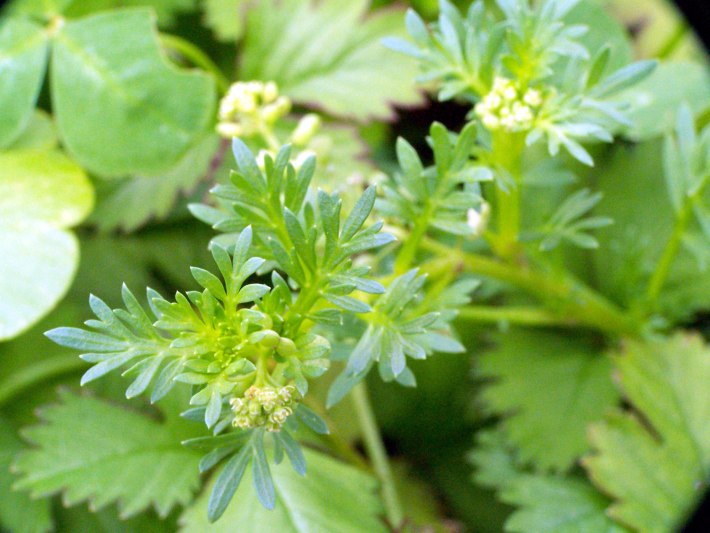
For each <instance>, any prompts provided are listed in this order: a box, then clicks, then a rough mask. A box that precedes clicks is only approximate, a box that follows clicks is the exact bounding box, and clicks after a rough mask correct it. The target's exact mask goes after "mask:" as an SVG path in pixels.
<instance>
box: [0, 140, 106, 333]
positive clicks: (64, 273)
mask: <svg viewBox="0 0 710 533" xmlns="http://www.w3.org/2000/svg"><path fill="white" fill-rule="evenodd" d="M92 205H93V189H92V187H91V185H90V183H89V181H88V179H87V177H86V175H85V174H84V172H83V171H82V170H81V169H80V168H79V167H78V166H77V165H76V164H75V163H73V162H72V161H71V160H70V159H68V158H67V157H66V156H64V155H63V154H62V153H61V152H59V151H55V150H13V151H8V152H4V153H2V154H0V257H2V261H0V339H6V338H10V337H13V336H15V335H17V334H19V333H20V332H22V331H24V330H26V329H27V328H28V327H30V326H31V325H32V324H34V323H35V322H36V321H37V320H39V319H40V318H41V317H42V316H43V315H44V314H45V313H46V312H48V311H49V310H50V309H52V308H53V307H54V306H55V305H56V303H57V302H58V301H59V300H60V299H61V297H62V296H63V295H64V293H65V291H66V290H67V289H68V287H69V284H70V282H71V280H72V278H73V276H74V271H75V269H76V267H77V262H78V253H79V249H78V242H77V240H76V238H75V237H74V235H73V234H71V233H70V232H67V231H65V230H64V228H68V227H71V226H74V225H76V224H77V223H79V222H80V221H81V220H82V219H83V218H84V217H85V216H86V215H87V213H88V212H89V211H90V210H91V207H92Z"/></svg>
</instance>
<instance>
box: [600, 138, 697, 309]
mask: <svg viewBox="0 0 710 533" xmlns="http://www.w3.org/2000/svg"><path fill="white" fill-rule="evenodd" d="M662 155H663V146H662V143H661V140H660V139H659V140H656V141H650V142H645V143H641V144H637V145H633V146H628V145H623V146H618V147H616V148H615V149H613V150H612V152H611V153H610V155H609V156H608V157H606V158H605V160H604V162H603V164H602V165H600V167H599V169H598V181H597V185H598V188H599V190H600V192H602V193H603V194H604V201H603V202H601V203H600V204H599V205H598V206H597V209H596V212H595V215H598V216H605V217H609V218H612V219H614V221H615V224H614V225H613V226H610V227H609V228H606V229H605V230H604V231H603V232H599V233H598V235H597V237H598V239H599V243H600V250H604V253H599V254H594V261H595V264H596V270H597V271H598V272H600V273H603V275H600V276H598V278H597V279H598V283H599V287H600V289H601V291H602V292H603V293H604V294H606V295H607V296H608V297H609V298H611V299H612V300H613V301H616V302H618V303H620V304H622V305H624V306H633V305H636V304H638V303H641V302H643V301H644V299H645V298H646V286H647V284H648V278H649V277H650V273H651V272H652V269H653V268H654V265H656V264H657V262H658V260H659V258H660V257H661V254H662V253H663V248H664V247H665V245H666V243H667V242H668V239H669V238H670V236H671V233H672V229H673V224H674V223H675V216H676V214H675V211H674V209H673V205H672V202H671V199H670V197H669V193H668V190H667V186H666V183H665V180H664V176H663V171H662V169H663V161H662V160H661V157H662ZM704 247H706V246H705V245H704ZM709 306H710V270H707V269H705V270H703V268H702V265H700V264H699V263H698V261H697V259H696V258H695V257H693V255H692V254H691V253H690V252H689V251H687V250H685V249H681V250H680V252H679V253H678V256H677V258H676V259H675V261H674V262H673V264H672V266H671V269H670V273H669V275H668V280H667V282H666V283H665V285H664V287H663V290H662V291H661V294H660V296H659V311H660V312H661V313H662V314H663V316H665V317H666V318H667V319H670V320H673V321H674V322H675V321H682V320H687V319H688V318H689V317H690V316H692V315H693V313H694V312H696V311H698V310H703V309H707V308H708V307H709Z"/></svg>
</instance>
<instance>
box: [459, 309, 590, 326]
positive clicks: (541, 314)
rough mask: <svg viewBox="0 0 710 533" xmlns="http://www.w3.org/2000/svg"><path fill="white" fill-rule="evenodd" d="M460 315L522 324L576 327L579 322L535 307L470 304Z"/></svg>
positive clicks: (470, 318)
mask: <svg viewBox="0 0 710 533" xmlns="http://www.w3.org/2000/svg"><path fill="white" fill-rule="evenodd" d="M459 317H460V318H462V319H464V320H468V321H471V322H488V323H491V322H492V323H497V322H508V323H510V324H515V325H520V326H562V327H574V326H578V325H579V323H578V322H577V321H575V320H573V319H571V318H569V317H564V316H558V315H555V314H553V313H550V312H548V311H545V310H544V309H539V308H535V307H490V306H482V305H470V306H468V307H462V308H461V309H459Z"/></svg>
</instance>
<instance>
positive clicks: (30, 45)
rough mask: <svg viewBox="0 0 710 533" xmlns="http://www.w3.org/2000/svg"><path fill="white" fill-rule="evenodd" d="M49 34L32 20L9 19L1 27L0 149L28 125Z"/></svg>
mask: <svg viewBox="0 0 710 533" xmlns="http://www.w3.org/2000/svg"><path fill="white" fill-rule="evenodd" d="M46 63H47V34H46V33H45V31H44V29H43V28H42V27H40V26H38V25H37V24H34V23H33V22H29V21H27V20H22V19H14V18H10V19H7V20H4V21H3V23H2V26H0V109H2V113H0V148H6V147H7V146H9V145H10V144H12V142H13V141H15V140H16V139H17V138H18V137H19V136H20V134H21V133H22V131H23V130H24V129H25V127H26V126H27V123H28V121H29V120H30V117H31V116H32V110H33V109H34V107H35V102H36V101H37V96H38V95H39V91H40V89H41V88H42V80H43V79H44V70H45V67H46Z"/></svg>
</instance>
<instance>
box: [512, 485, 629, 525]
mask: <svg viewBox="0 0 710 533" xmlns="http://www.w3.org/2000/svg"><path fill="white" fill-rule="evenodd" d="M501 499H502V500H503V501H504V502H506V503H508V504H511V505H515V506H517V507H518V510H516V511H515V512H514V513H513V514H512V515H511V517H510V518H509V519H508V520H507V521H506V523H505V530H506V531H510V532H515V533H528V532H531V531H534V532H535V533H602V532H603V533H625V532H626V533H629V530H627V529H626V528H624V527H622V526H620V525H619V524H615V523H614V522H613V521H612V520H611V519H610V518H609V517H608V516H607V514H606V507H607V505H608V504H609V500H608V499H607V498H606V497H604V495H603V494H600V493H599V492H598V491H597V490H595V489H594V487H593V486H592V485H590V484H589V483H588V482H587V481H586V480H583V479H579V478H556V477H552V476H547V477H543V476H521V477H520V478H519V479H517V480H516V481H515V482H514V483H513V484H512V486H510V487H509V488H507V489H506V490H504V491H503V493H502V494H501Z"/></svg>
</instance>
